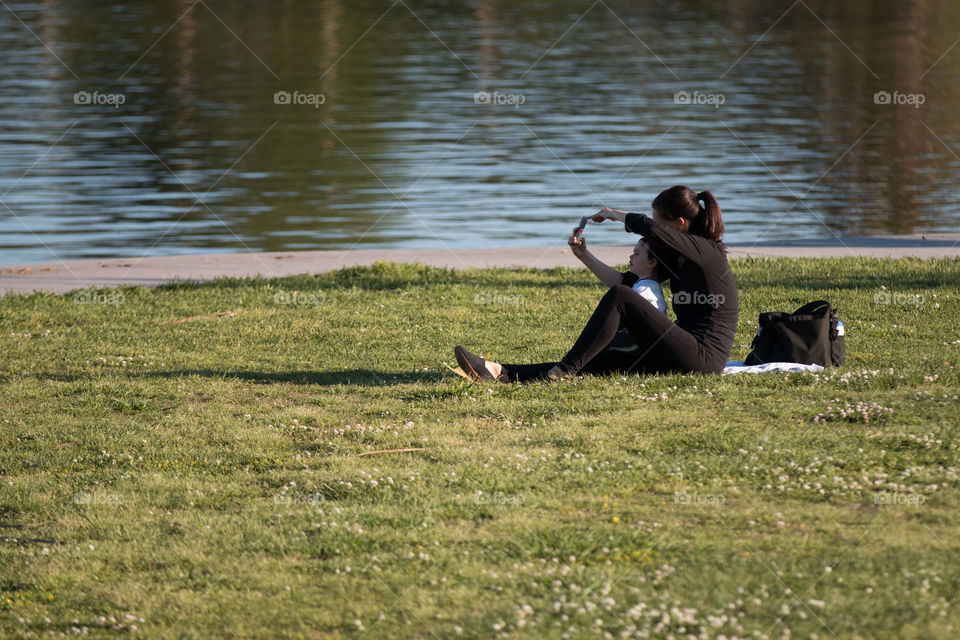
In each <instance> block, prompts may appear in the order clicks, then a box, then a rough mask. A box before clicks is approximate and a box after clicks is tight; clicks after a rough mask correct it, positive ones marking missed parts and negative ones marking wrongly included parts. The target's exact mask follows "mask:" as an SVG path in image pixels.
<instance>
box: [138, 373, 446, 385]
mask: <svg viewBox="0 0 960 640" xmlns="http://www.w3.org/2000/svg"><path fill="white" fill-rule="evenodd" d="M136 375H137V376H142V377H147V378H188V377H191V376H200V377H203V378H224V379H234V380H244V381H247V382H255V383H257V384H274V383H278V382H290V383H294V384H308V385H310V384H315V385H320V386H325V387H326V386H335V385H338V384H363V385H368V386H377V387H386V386H390V385H395V384H407V383H410V382H429V383H436V382H439V381H440V380H441V379H442V378H443V376H444V374H443V373H440V372H434V371H427V372H423V373H420V372H418V373H412V372H409V371H402V372H393V371H374V370H372V369H345V370H343V371H273V372H269V371H220V370H216V369H177V370H173V371H144V372H142V373H140V372H138V373H137V374H136Z"/></svg>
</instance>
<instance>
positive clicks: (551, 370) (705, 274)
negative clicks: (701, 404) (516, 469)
mask: <svg viewBox="0 0 960 640" xmlns="http://www.w3.org/2000/svg"><path fill="white" fill-rule="evenodd" d="M701 202H702V205H701ZM592 219H593V220H594V221H595V222H602V221H603V220H616V221H618V222H623V223H624V225H625V227H626V230H627V231H630V232H633V233H639V234H640V235H642V236H643V237H644V238H646V239H648V240H649V244H648V245H646V246H648V247H649V254H650V256H651V257H652V258H654V259H655V260H656V261H657V262H658V263H659V265H660V266H661V267H662V268H663V269H665V270H666V271H667V273H669V275H670V289H671V291H672V292H673V312H674V314H675V315H676V317H677V320H676V322H671V321H670V319H669V318H668V317H667V316H666V315H665V314H664V313H662V312H661V311H659V310H658V309H657V308H656V307H654V306H653V305H651V304H650V303H649V302H648V301H647V300H645V299H644V298H643V297H641V295H640V294H639V293H638V292H637V291H635V290H634V289H633V288H632V287H631V286H630V285H632V284H634V283H635V282H636V280H637V278H639V277H640V276H641V275H645V274H643V273H642V269H643V267H642V266H639V267H635V266H634V265H635V264H637V263H638V262H639V263H640V265H643V264H646V265H648V268H649V265H651V264H652V261H650V260H639V261H638V260H637V258H636V256H637V252H638V251H639V250H640V246H641V245H640V244H639V243H638V245H637V249H635V250H634V256H632V257H631V263H630V264H631V268H630V270H628V271H627V272H626V273H623V274H620V273H618V272H617V271H615V270H613V269H611V268H610V267H608V266H607V265H605V264H603V263H602V262H600V261H599V260H597V259H596V258H595V257H593V255H592V254H589V253H588V252H587V251H586V248H585V247H584V248H583V250H582V255H581V252H580V250H579V249H578V247H576V246H574V253H575V254H577V257H579V258H580V259H581V260H582V261H583V262H584V264H586V265H587V267H588V268H590V270H591V271H593V273H594V274H596V275H597V277H598V278H600V279H601V280H602V281H603V282H604V283H605V284H607V285H609V286H610V289H609V290H608V291H607V293H606V294H604V296H603V298H601V299H600V303H599V304H598V305H597V308H596V310H595V311H594V312H593V315H592V316H591V317H590V320H588V321H587V324H586V326H585V327H584V328H583V331H582V332H581V334H580V337H579V338H577V341H576V342H575V343H574V345H573V347H572V348H571V349H570V350H569V351H568V352H567V354H566V355H565V356H563V358H561V359H560V361H559V362H543V363H538V364H527V365H516V364H500V363H498V362H493V361H492V360H491V361H488V360H484V359H483V358H481V357H480V356H477V355H475V354H472V353H470V352H469V351H467V350H466V349H464V348H463V347H461V346H458V347H456V348H455V349H454V354H455V355H456V358H457V362H458V363H459V364H460V367H461V368H462V369H463V370H464V371H465V372H466V373H467V374H468V375H470V376H471V377H473V378H474V379H476V380H499V381H501V382H525V381H528V380H536V379H546V380H556V379H559V378H566V377H571V376H575V375H578V374H583V373H590V374H608V373H626V372H639V373H666V372H680V373H689V372H699V373H720V372H721V371H723V367H724V365H725V364H726V362H727V359H728V358H729V356H730V350H731V349H732V348H733V340H734V336H735V334H736V330H737V318H738V316H739V310H740V308H739V302H738V299H737V285H736V282H734V279H733V273H731V271H730V265H729V264H728V262H727V254H726V248H725V247H724V245H723V243H722V242H721V241H720V238H721V237H722V236H723V220H722V218H721V214H720V206H719V205H718V204H717V201H716V199H715V198H714V197H713V195H712V194H711V193H710V192H709V191H703V192H701V193H695V192H694V191H692V190H691V189H688V188H687V187H684V186H675V187H671V188H669V189H667V190H666V191H663V192H662V193H660V195H658V196H657V197H656V198H655V199H654V201H653V210H652V217H648V216H646V215H644V214H642V213H627V212H626V211H620V210H619V209H609V208H604V209H601V210H600V211H599V212H597V213H596V214H595V215H594V216H593V217H592ZM571 245H573V243H571ZM638 271H641V273H638ZM620 327H625V328H626V329H627V330H628V331H629V332H630V335H631V336H632V338H633V341H634V342H635V343H636V344H637V346H638V347H639V348H638V349H636V350H631V351H623V350H622V349H617V348H611V346H612V345H611V341H612V340H613V339H614V337H615V335H616V334H617V330H618V329H619V328H620Z"/></svg>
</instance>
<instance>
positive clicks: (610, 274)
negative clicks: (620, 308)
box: [567, 236, 623, 287]
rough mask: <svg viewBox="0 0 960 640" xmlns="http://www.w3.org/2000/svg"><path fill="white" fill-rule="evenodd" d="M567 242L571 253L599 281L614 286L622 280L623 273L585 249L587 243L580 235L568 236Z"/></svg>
mask: <svg viewBox="0 0 960 640" xmlns="http://www.w3.org/2000/svg"><path fill="white" fill-rule="evenodd" d="M567 244H569V245H570V249H571V250H572V251H573V255H575V256H577V258H579V259H580V262H582V263H583V264H584V265H585V266H586V267H587V269H590V271H592V272H593V275H595V276H597V278H599V279H600V282H602V283H603V284H605V285H607V286H608V287H615V286H617V285H618V284H620V282H622V280H623V274H622V273H620V272H619V271H617V270H616V269H614V268H613V267H611V266H609V265H608V264H606V263H604V262H603V261H602V260H600V259H599V258H597V256H595V255H593V254H592V253H590V252H589V251H588V250H587V243H586V241H585V240H584V239H583V238H582V237H580V238H574V237H573V236H570V239H569V240H567Z"/></svg>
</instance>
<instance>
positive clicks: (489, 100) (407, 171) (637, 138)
mask: <svg viewBox="0 0 960 640" xmlns="http://www.w3.org/2000/svg"><path fill="white" fill-rule="evenodd" d="M6 7H7V8H2V7H0V49H2V51H3V54H2V55H3V58H2V59H3V64H2V65H0V86H2V87H3V100H2V101H0V194H2V195H0V263H5V264H11V263H17V262H29V261H40V260H53V259H57V258H61V259H66V258H80V257H114V256H141V255H171V254H183V253H200V252H212V251H245V250H257V251H272V250H298V249H346V248H366V249H369V248H375V247H390V248H410V249H417V248H426V247H430V248H459V247H501V246H542V245H547V244H551V243H563V242H564V240H565V237H566V234H568V233H569V229H570V228H571V227H572V226H573V225H574V224H575V223H576V221H577V220H578V219H579V217H580V216H581V215H585V214H588V213H592V212H593V211H594V210H595V209H596V208H597V207H598V206H599V205H601V204H603V205H609V206H614V207H618V208H625V209H631V210H634V211H648V210H649V203H650V201H651V200H652V199H653V197H654V196H655V195H656V194H657V192H658V191H660V190H661V189H663V188H666V187H668V186H670V185H673V184H678V183H680V184H688V185H689V186H691V187H693V188H695V189H697V190H702V189H710V190H712V191H713V192H714V194H715V195H716V196H717V198H718V200H719V201H720V204H721V207H722V208H723V210H724V220H725V222H726V228H727V236H726V239H727V240H728V241H729V242H755V241H763V240H775V239H785V238H804V237H811V236H812V237H834V236H840V237H844V236H851V235H863V234H887V233H908V232H915V231H924V230H928V231H958V230H960V191H958V189H957V188H956V187H957V183H958V181H957V175H958V173H957V170H958V166H960V158H958V155H957V154H958V153H960V115H958V114H960V109H958V106H960V82H958V80H960V45H957V40H958V38H960V5H958V4H957V3H947V2H916V1H911V0H890V1H873V2H866V1H855V0H847V1H845V2H829V1H828V0H797V1H796V2H790V1H784V2H779V1H777V2H763V3H759V2H745V1H742V0H733V1H730V2H717V3H709V2H703V1H700V0H697V1H695V0H679V1H673V2H665V1H663V2H622V1H618V0H597V1H596V2H592V0H585V1H582V2H572V1H563V0H558V1H548V0H539V1H538V0H533V1H530V2H521V3H515V2H506V1H496V2H493V1H476V2H437V1H431V2H419V1H414V0H404V1H399V0H398V1H397V2H393V3H391V2H367V1H351V2H345V1H339V0H325V1H323V0H321V1H319V2H293V1H282V2H262V3H255V2H227V1H226V0H200V1H197V2H195V1H193V0H169V1H166V2H159V1H157V2H137V3H130V4H122V3H116V2H114V3H109V2H86V1H79V0H77V1H74V2H58V1H56V0H47V1H44V2H9V0H8V2H7V5H6ZM482 92H485V93H482ZM878 92H880V93H878ZM883 92H886V93H883ZM587 237H588V238H589V239H590V240H592V241H594V242H600V243H603V244H627V243H628V242H629V241H630V239H629V237H627V236H626V235H625V234H624V233H623V231H622V229H617V228H616V227H615V226H613V225H610V224H607V225H602V226H598V227H590V228H588V230H587Z"/></svg>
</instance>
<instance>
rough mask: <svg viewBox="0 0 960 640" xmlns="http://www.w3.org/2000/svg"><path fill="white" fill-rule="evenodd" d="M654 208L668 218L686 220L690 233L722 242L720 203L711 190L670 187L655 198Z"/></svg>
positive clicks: (678, 186) (680, 186)
mask: <svg viewBox="0 0 960 640" xmlns="http://www.w3.org/2000/svg"><path fill="white" fill-rule="evenodd" d="M701 201H702V202H703V205H702V206H701V204H700V202H701ZM653 208H654V209H656V210H657V211H659V212H660V214H661V215H662V216H663V217H664V218H666V219H667V220H676V219H677V218H683V219H684V220H686V221H687V224H688V233H692V234H694V235H697V236H701V237H703V238H707V239H709V240H713V241H715V242H720V238H722V237H723V218H722V217H721V215H720V205H719V204H717V199H716V198H714V197H713V194H712V193H710V192H709V191H701V192H700V193H696V192H695V191H693V189H690V188H689V187H684V186H682V185H677V186H674V187H670V188H669V189H667V190H665V191H661V192H660V194H659V195H658V196H657V197H656V198H654V200H653Z"/></svg>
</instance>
